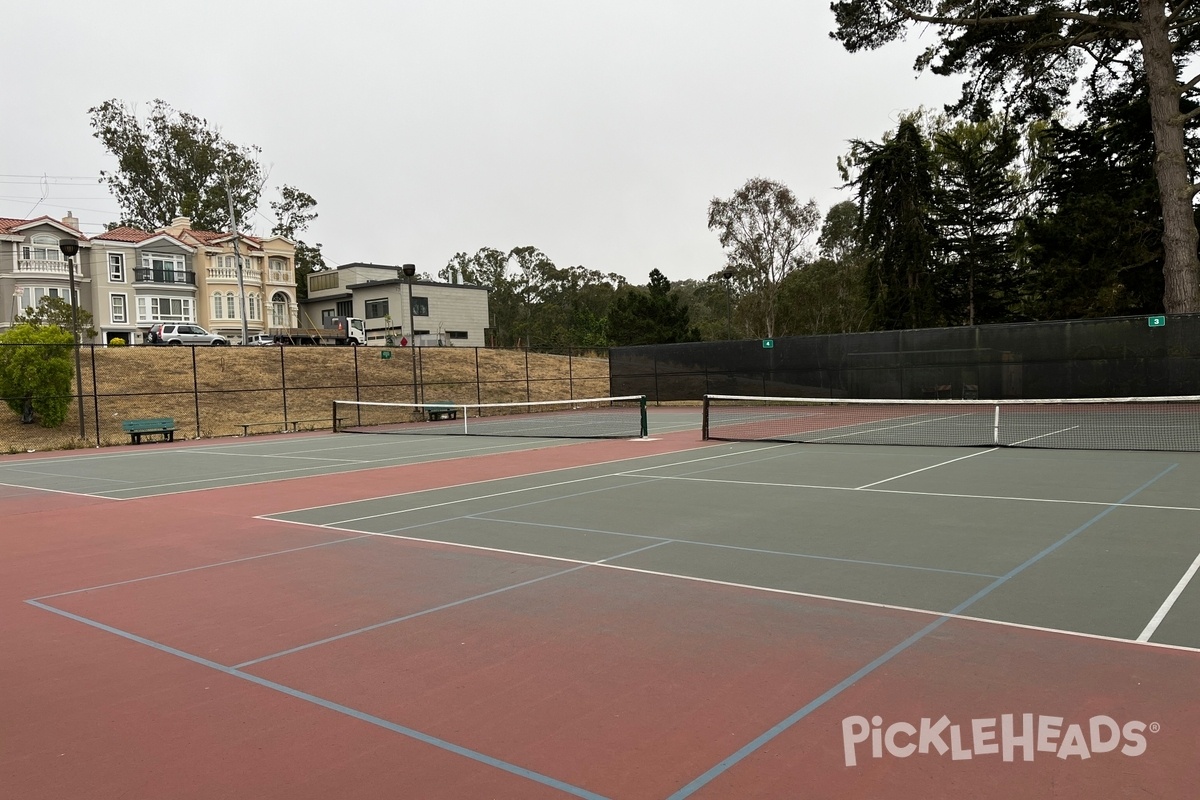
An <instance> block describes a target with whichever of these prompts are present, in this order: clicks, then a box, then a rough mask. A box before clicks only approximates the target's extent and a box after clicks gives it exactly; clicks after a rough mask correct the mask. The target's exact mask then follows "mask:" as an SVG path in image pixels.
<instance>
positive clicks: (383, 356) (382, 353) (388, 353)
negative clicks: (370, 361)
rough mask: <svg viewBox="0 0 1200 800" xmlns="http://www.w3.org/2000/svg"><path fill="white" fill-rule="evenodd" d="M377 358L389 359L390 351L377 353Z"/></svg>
mask: <svg viewBox="0 0 1200 800" xmlns="http://www.w3.org/2000/svg"><path fill="white" fill-rule="evenodd" d="M379 357H380V358H391V357H392V351H391V350H383V351H381V352H380V353H379Z"/></svg>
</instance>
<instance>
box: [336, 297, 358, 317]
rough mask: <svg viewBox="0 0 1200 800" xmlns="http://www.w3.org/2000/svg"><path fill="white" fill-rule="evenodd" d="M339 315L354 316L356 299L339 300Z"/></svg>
mask: <svg viewBox="0 0 1200 800" xmlns="http://www.w3.org/2000/svg"><path fill="white" fill-rule="evenodd" d="M337 316H339V317H353V316H354V301H353V300H338V303H337Z"/></svg>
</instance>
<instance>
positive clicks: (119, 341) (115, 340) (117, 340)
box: [108, 336, 129, 347]
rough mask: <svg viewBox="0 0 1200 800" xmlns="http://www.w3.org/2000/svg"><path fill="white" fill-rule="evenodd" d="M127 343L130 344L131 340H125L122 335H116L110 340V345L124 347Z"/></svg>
mask: <svg viewBox="0 0 1200 800" xmlns="http://www.w3.org/2000/svg"><path fill="white" fill-rule="evenodd" d="M127 344H129V342H127V341H125V340H124V339H122V338H121V337H120V336H114V337H113V338H111V339H109V340H108V346H109V347H124V346H125V345H127Z"/></svg>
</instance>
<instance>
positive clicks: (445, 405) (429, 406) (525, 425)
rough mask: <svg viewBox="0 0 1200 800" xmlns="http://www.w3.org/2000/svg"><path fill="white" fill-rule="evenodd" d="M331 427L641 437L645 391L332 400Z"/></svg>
mask: <svg viewBox="0 0 1200 800" xmlns="http://www.w3.org/2000/svg"><path fill="white" fill-rule="evenodd" d="M333 429H334V430H335V431H338V432H342V433H399V434H428V435H442V436H535V437H546V438H578V439H635V438H639V437H641V438H645V436H646V434H647V430H646V396H645V395H630V396H627V397H593V398H586V399H577V400H550V401H535V402H527V403H455V402H452V401H448V400H446V401H437V400H427V401H425V402H424V403H372V402H365V401H362V402H360V401H356V400H335V401H334V402H333Z"/></svg>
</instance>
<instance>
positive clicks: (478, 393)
mask: <svg viewBox="0 0 1200 800" xmlns="http://www.w3.org/2000/svg"><path fill="white" fill-rule="evenodd" d="M475 402H476V403H482V402H483V387H482V386H481V385H480V378H479V348H478V347H476V348H475Z"/></svg>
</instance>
